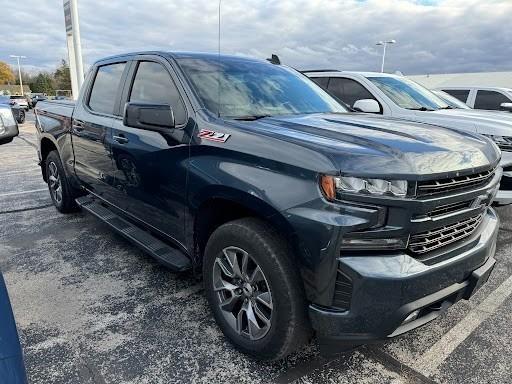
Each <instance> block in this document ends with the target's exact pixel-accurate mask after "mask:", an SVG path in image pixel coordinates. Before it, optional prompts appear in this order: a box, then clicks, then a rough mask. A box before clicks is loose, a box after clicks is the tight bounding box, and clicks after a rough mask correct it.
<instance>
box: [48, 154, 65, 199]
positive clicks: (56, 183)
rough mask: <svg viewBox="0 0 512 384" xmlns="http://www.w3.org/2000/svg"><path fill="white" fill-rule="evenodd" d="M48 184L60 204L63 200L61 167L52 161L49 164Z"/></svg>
mask: <svg viewBox="0 0 512 384" xmlns="http://www.w3.org/2000/svg"><path fill="white" fill-rule="evenodd" d="M48 172H49V175H48V181H49V183H48V185H49V187H50V193H51V194H52V196H53V199H54V200H55V201H56V202H57V203H58V204H60V203H61V202H62V183H61V180H60V175H59V169H58V168H57V164H55V163H54V162H53V161H51V162H50V163H49V164H48Z"/></svg>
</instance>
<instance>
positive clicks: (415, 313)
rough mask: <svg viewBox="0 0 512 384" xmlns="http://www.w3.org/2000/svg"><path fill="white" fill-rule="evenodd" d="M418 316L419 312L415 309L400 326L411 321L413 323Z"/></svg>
mask: <svg viewBox="0 0 512 384" xmlns="http://www.w3.org/2000/svg"><path fill="white" fill-rule="evenodd" d="M419 314H420V310H419V309H417V310H416V311H414V312H411V313H409V316H407V317H406V318H405V320H404V321H403V322H402V324H407V323H410V322H411V321H414V320H416V319H417V318H418V315H419Z"/></svg>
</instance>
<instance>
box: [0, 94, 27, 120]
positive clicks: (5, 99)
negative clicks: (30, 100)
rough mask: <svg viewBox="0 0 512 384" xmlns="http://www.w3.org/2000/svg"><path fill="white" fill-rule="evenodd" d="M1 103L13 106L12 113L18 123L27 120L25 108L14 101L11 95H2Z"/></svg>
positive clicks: (0, 97) (0, 96)
mask: <svg viewBox="0 0 512 384" xmlns="http://www.w3.org/2000/svg"><path fill="white" fill-rule="evenodd" d="M0 104H3V105H8V106H9V107H10V108H11V111H12V114H13V116H14V118H15V119H16V121H17V122H18V124H23V123H24V122H25V110H24V109H23V108H21V107H20V106H19V105H18V104H16V103H15V102H13V101H12V100H11V99H10V97H9V96H2V95H0Z"/></svg>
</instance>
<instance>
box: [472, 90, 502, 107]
mask: <svg viewBox="0 0 512 384" xmlns="http://www.w3.org/2000/svg"><path fill="white" fill-rule="evenodd" d="M509 102H510V100H509V99H508V97H507V96H505V95H503V94H501V93H499V92H495V91H478V92H477V93H476V99H475V109H493V110H499V109H500V104H501V103H509Z"/></svg>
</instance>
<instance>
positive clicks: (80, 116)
mask: <svg viewBox="0 0 512 384" xmlns="http://www.w3.org/2000/svg"><path fill="white" fill-rule="evenodd" d="M125 67H126V63H114V64H108V65H104V66H100V67H98V69H97V71H96V74H95V75H94V82H93V85H92V88H91V90H90V93H89V96H88V97H86V100H87V101H85V102H84V103H83V104H80V105H79V104H77V106H76V107H75V112H74V116H73V126H72V133H73V134H72V141H73V151H74V169H75V173H76V175H77V177H78V178H79V179H80V180H81V181H82V183H83V184H84V185H85V186H86V187H87V188H88V189H89V190H90V191H91V192H93V193H95V194H96V195H98V196H100V197H102V198H105V199H107V200H111V199H112V196H111V195H112V192H113V191H112V186H113V181H114V165H113V162H112V157H111V136H112V124H113V122H114V109H115V104H116V101H117V100H119V95H120V89H121V86H122V84H121V82H122V78H123V73H124V70H125Z"/></svg>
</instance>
